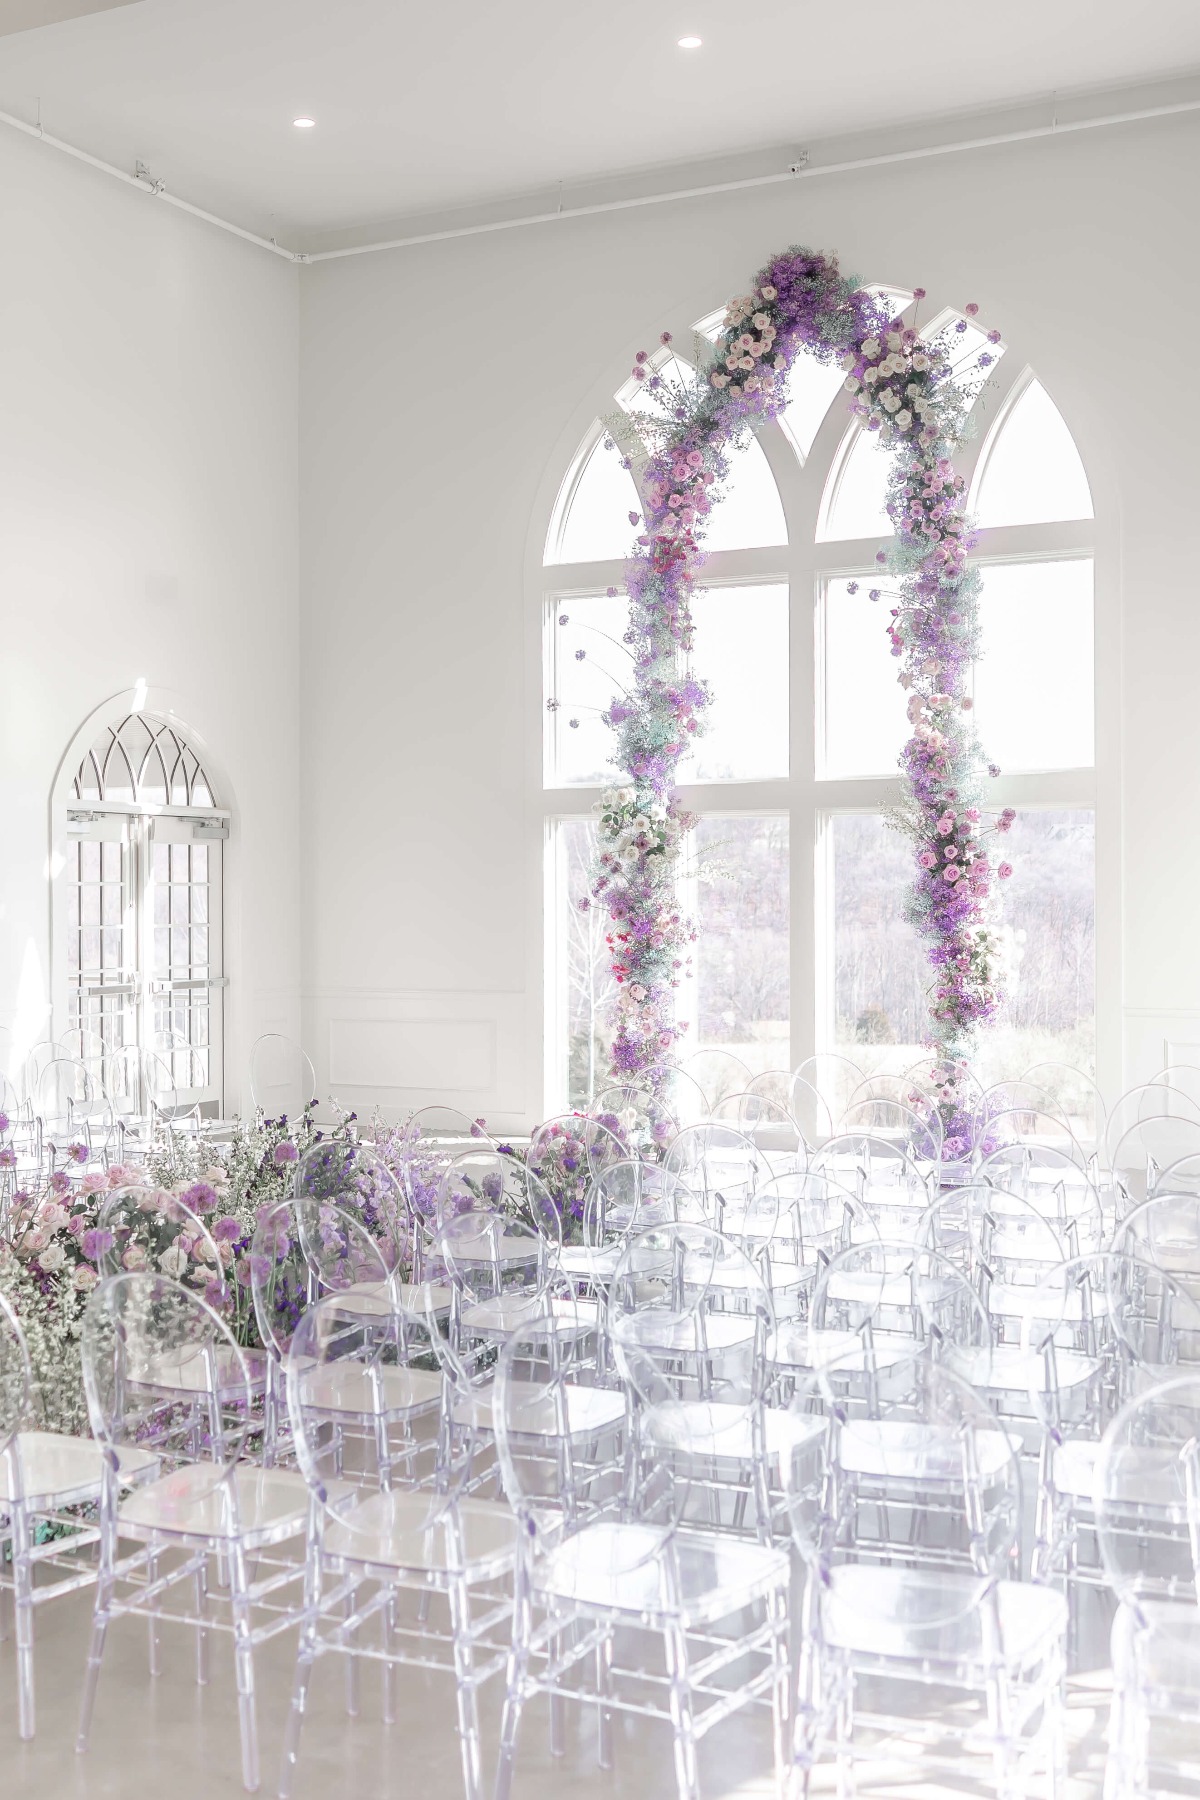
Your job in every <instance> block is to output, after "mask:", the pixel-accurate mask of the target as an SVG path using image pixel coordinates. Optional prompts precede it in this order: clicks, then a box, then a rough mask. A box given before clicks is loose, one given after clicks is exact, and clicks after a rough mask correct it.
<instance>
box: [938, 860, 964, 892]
mask: <svg viewBox="0 0 1200 1800" xmlns="http://www.w3.org/2000/svg"><path fill="white" fill-rule="evenodd" d="M961 874H962V870H961V869H960V868H958V866H957V865H956V864H955V863H949V864H947V866H946V867H945V868H944V869H943V870H942V880H943V881H948V882H949V883H950V885H951V886H953V885H954V883H955V882H956V881H957V880H958V878H959V876H960V875H961Z"/></svg>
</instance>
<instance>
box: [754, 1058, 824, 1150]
mask: <svg viewBox="0 0 1200 1800" xmlns="http://www.w3.org/2000/svg"><path fill="white" fill-rule="evenodd" d="M757 1079H763V1078H761V1077H760V1078H757ZM750 1091H751V1093H755V1092H757V1091H758V1090H757V1087H756V1085H755V1084H753V1083H752V1084H751V1089H750ZM771 1097H772V1098H775V1095H774V1094H773V1093H772V1096H771ZM785 1104H786V1106H787V1109H788V1111H789V1112H790V1113H791V1115H792V1117H793V1118H794V1119H795V1121H796V1123H797V1125H799V1127H800V1129H801V1131H802V1132H803V1133H804V1137H805V1139H806V1141H807V1142H808V1143H809V1144H810V1145H817V1144H823V1143H824V1142H825V1139H826V1138H828V1137H832V1136H833V1108H832V1107H831V1106H830V1104H829V1101H828V1100H827V1099H826V1098H825V1095H824V1094H823V1093H822V1092H821V1090H820V1088H818V1087H817V1086H816V1085H815V1083H814V1082H812V1081H810V1080H809V1079H808V1077H807V1076H805V1075H800V1074H795V1075H789V1076H788V1077H787V1092H786V1098H785Z"/></svg>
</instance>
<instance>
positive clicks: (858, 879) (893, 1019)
mask: <svg viewBox="0 0 1200 1800" xmlns="http://www.w3.org/2000/svg"><path fill="white" fill-rule="evenodd" d="M830 832H831V836H832V850H833V1013H834V1018H833V1028H834V1029H833V1046H832V1047H833V1049H835V1050H838V1051H840V1052H841V1053H842V1055H844V1056H848V1057H850V1058H851V1060H852V1061H854V1062H856V1063H857V1064H858V1066H859V1068H861V1069H863V1070H864V1071H866V1072H868V1073H870V1072H871V1071H872V1070H874V1069H876V1068H881V1067H884V1066H887V1067H895V1068H897V1069H904V1068H906V1067H908V1066H909V1065H910V1064H911V1063H914V1062H916V1061H917V1059H918V1057H919V1056H920V1055H921V1054H922V1049H921V1040H922V1038H923V1037H924V1035H925V1020H926V1004H925V989H926V986H927V985H928V982H929V966H928V963H927V962H926V959H925V952H924V948H923V946H922V944H921V941H920V939H919V938H918V937H917V934H916V932H915V931H914V930H913V928H912V926H911V925H910V924H908V922H907V920H906V919H905V917H904V901H905V896H906V894H907V892H908V889H909V887H910V885H911V883H912V877H913V852H912V846H911V845H910V843H909V841H908V839H907V838H905V837H902V836H901V834H900V833H899V832H898V831H893V830H891V828H890V827H889V826H887V825H886V824H885V823H884V821H883V819H882V818H880V817H879V815H878V814H875V813H839V814H838V815H837V816H836V817H834V818H833V819H831V820H830ZM872 1045H874V1046H876V1048H875V1049H873V1050H872V1049H870V1048H869V1046H872Z"/></svg>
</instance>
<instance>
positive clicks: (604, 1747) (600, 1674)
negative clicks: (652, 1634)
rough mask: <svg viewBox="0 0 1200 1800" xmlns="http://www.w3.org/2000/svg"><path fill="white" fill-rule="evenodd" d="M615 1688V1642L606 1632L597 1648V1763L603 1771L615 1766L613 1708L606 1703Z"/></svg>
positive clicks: (610, 1633)
mask: <svg viewBox="0 0 1200 1800" xmlns="http://www.w3.org/2000/svg"><path fill="white" fill-rule="evenodd" d="M612 1688H613V1640H612V1632H611V1631H609V1632H606V1633H605V1635H604V1642H603V1643H601V1644H597V1646H596V1692H597V1693H598V1694H599V1696H600V1706H599V1717H598V1720H597V1728H596V1761H597V1762H598V1763H599V1765H600V1767H601V1768H602V1769H611V1768H612V1766H613V1728H612V1727H613V1716H612V1707H611V1706H609V1705H607V1704H606V1702H607V1701H608V1700H609V1699H610V1698H611V1696H612Z"/></svg>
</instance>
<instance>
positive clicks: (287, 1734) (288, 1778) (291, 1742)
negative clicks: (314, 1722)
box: [279, 1619, 317, 1800]
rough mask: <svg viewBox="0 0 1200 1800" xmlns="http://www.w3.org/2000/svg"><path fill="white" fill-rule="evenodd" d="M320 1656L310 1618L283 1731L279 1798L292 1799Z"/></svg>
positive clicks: (299, 1648)
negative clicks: (313, 1676) (311, 1683)
mask: <svg viewBox="0 0 1200 1800" xmlns="http://www.w3.org/2000/svg"><path fill="white" fill-rule="evenodd" d="M316 1657H317V1626H316V1620H315V1619H312V1620H309V1621H308V1622H307V1623H306V1624H305V1625H304V1627H303V1628H302V1630H301V1633H300V1642H299V1645H298V1646H297V1649H296V1673H295V1676H294V1677H293V1680H292V1704H291V1706H290V1708H289V1709H288V1718H287V1725H286V1727H285V1728H284V1734H283V1763H282V1766H281V1768H280V1771H279V1800H289V1795H290V1794H291V1791H292V1781H293V1779H294V1777H295V1773H296V1760H297V1758H298V1756H299V1754H300V1733H301V1730H302V1729H303V1726H304V1713H305V1709H306V1708H307V1706H308V1682H309V1677H310V1676H311V1674H312V1667H313V1663H314V1662H315V1661H316Z"/></svg>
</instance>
